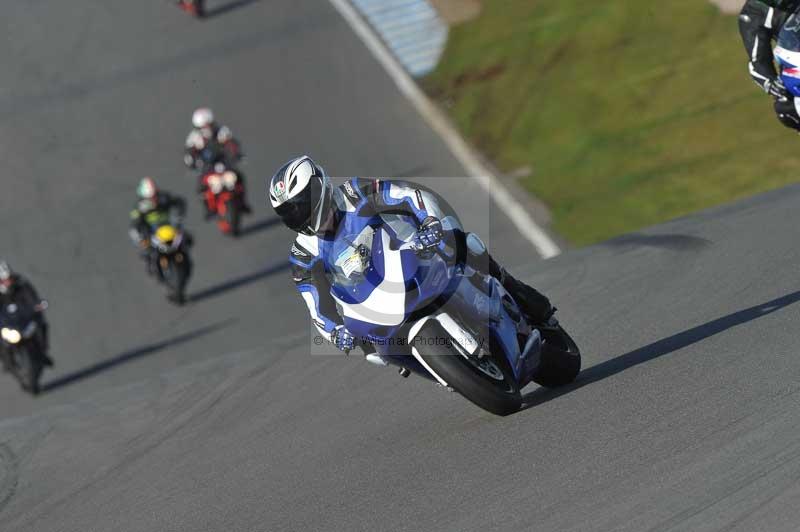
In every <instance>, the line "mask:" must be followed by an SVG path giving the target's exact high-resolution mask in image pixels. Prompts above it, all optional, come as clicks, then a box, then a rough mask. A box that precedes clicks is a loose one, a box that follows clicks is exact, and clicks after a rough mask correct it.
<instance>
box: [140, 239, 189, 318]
mask: <svg viewBox="0 0 800 532" xmlns="http://www.w3.org/2000/svg"><path fill="white" fill-rule="evenodd" d="M189 245H190V238H188V236H187V235H186V233H185V232H184V231H183V229H181V228H178V227H175V226H172V225H162V226H161V227H158V228H157V229H156V230H155V231H154V232H153V233H152V235H151V236H150V247H151V249H152V250H153V251H154V252H155V253H157V257H156V269H157V271H156V274H157V275H158V278H159V280H160V281H161V282H163V283H164V284H165V285H166V286H167V299H168V300H169V301H171V302H173V303H175V304H178V305H182V304H183V303H184V302H185V301H186V295H185V291H186V284H187V283H188V282H189V277H190V276H191V274H192V262H191V258H190V257H189V254H188V249H187V248H188V247H189Z"/></svg>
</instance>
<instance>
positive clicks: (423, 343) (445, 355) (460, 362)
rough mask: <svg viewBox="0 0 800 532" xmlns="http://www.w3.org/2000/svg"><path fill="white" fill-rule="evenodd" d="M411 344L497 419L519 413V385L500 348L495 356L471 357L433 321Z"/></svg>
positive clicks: (443, 375) (433, 367) (458, 388)
mask: <svg viewBox="0 0 800 532" xmlns="http://www.w3.org/2000/svg"><path fill="white" fill-rule="evenodd" d="M413 342H414V344H413V345H414V346H415V347H416V349H417V351H418V352H419V354H420V356H421V357H422V359H423V360H424V361H425V363H426V364H427V365H428V367H430V368H431V370H433V372H434V373H436V374H437V375H438V376H439V377H441V378H442V379H443V380H444V381H445V382H446V383H447V384H448V386H450V387H452V388H453V389H454V390H455V391H457V392H458V393H459V394H461V395H462V396H464V397H465V398H466V399H468V400H469V401H471V402H472V403H474V404H476V405H477V406H479V407H481V408H483V409H484V410H486V411H488V412H491V413H492V414H496V415H498V416H507V415H509V414H513V413H514V412H517V411H519V409H520V406H521V405H522V396H521V394H520V391H519V385H518V383H517V380H516V378H515V377H514V372H513V371H512V369H511V367H510V366H509V364H508V362H507V361H506V359H505V356H503V354H502V352H501V351H499V349H498V350H497V354H496V355H495V354H489V355H486V356H484V357H482V358H477V357H474V356H470V355H468V354H467V353H465V352H463V350H462V348H461V347H460V346H459V345H458V344H457V342H456V341H455V340H454V339H453V338H452V337H451V336H450V335H449V333H447V331H445V330H444V328H443V327H442V326H441V325H440V324H439V322H437V321H435V320H430V321H428V322H427V323H426V324H425V325H423V326H422V329H421V330H420V332H419V333H418V334H417V336H415V337H414V339H413ZM492 351H495V350H494V349H492Z"/></svg>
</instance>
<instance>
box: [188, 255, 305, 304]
mask: <svg viewBox="0 0 800 532" xmlns="http://www.w3.org/2000/svg"><path fill="white" fill-rule="evenodd" d="M291 266H292V265H291V264H290V263H289V261H288V260H286V261H283V262H281V263H279V264H274V265H272V266H269V267H267V268H264V269H263V270H259V271H257V272H253V273H248V274H247V275H242V276H241V277H236V278H234V279H231V280H229V281H225V282H223V283H219V284H216V285H214V286H209V287H208V288H204V289H203V290H200V291H199V292H197V293H195V294H191V295H189V296H188V297H187V298H186V299H187V300H188V302H189V303H197V302H198V301H202V300H204V299H208V298H211V297H215V296H218V295H221V294H223V293H225V292H227V291H229V290H234V289H236V288H239V287H242V286H245V285H248V284H250V283H255V282H256V281H260V280H261V279H264V278H265V277H269V276H270V275H275V274H276V273H280V272H282V271H285V270H288V269H289V268H291Z"/></svg>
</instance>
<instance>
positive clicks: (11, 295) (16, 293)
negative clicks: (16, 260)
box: [0, 260, 53, 371]
mask: <svg viewBox="0 0 800 532" xmlns="http://www.w3.org/2000/svg"><path fill="white" fill-rule="evenodd" d="M12 303H13V304H16V305H17V306H18V307H20V308H33V309H34V310H35V312H36V318H35V319H36V322H37V324H38V326H39V330H40V331H41V337H40V340H41V349H42V356H43V357H44V362H45V365H47V366H52V365H53V360H52V359H51V358H50V356H49V355H48V351H49V350H50V335H49V331H48V324H47V321H46V320H45V319H44V314H43V309H42V298H41V297H39V294H38V292H36V289H35V288H34V287H33V284H32V283H31V282H30V281H28V280H27V279H26V278H25V277H24V276H22V275H21V274H19V273H17V272H15V271H13V270H12V269H11V266H10V265H9V264H8V263H7V262H6V261H4V260H3V261H0V309H2V311H3V312H4V311H5V308H6V307H7V306H8V305H10V304H12ZM8 354H9V353H8V352H7V351H6V350H5V349H2V352H1V353H0V358H1V359H2V363H3V370H4V371H8V369H9V368H10V366H11V361H10V360H9V359H8Z"/></svg>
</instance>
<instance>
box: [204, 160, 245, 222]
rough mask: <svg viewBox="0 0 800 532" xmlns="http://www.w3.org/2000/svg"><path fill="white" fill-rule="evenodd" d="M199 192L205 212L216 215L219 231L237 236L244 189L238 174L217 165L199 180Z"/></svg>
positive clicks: (219, 164)
mask: <svg viewBox="0 0 800 532" xmlns="http://www.w3.org/2000/svg"><path fill="white" fill-rule="evenodd" d="M200 192H201V194H202V195H203V201H205V203H206V209H207V212H209V213H214V214H215V215H216V217H217V226H218V227H219V229H220V231H222V232H223V233H225V234H229V235H233V236H238V235H239V231H240V229H241V218H242V204H243V201H244V187H243V186H242V182H241V180H240V179H239V176H238V174H237V173H236V172H235V171H234V170H230V169H228V168H226V167H225V166H224V165H222V164H221V163H218V164H217V166H216V167H215V168H214V169H212V170H210V171H208V172H206V173H205V174H204V175H203V177H202V178H201V179H200Z"/></svg>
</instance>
